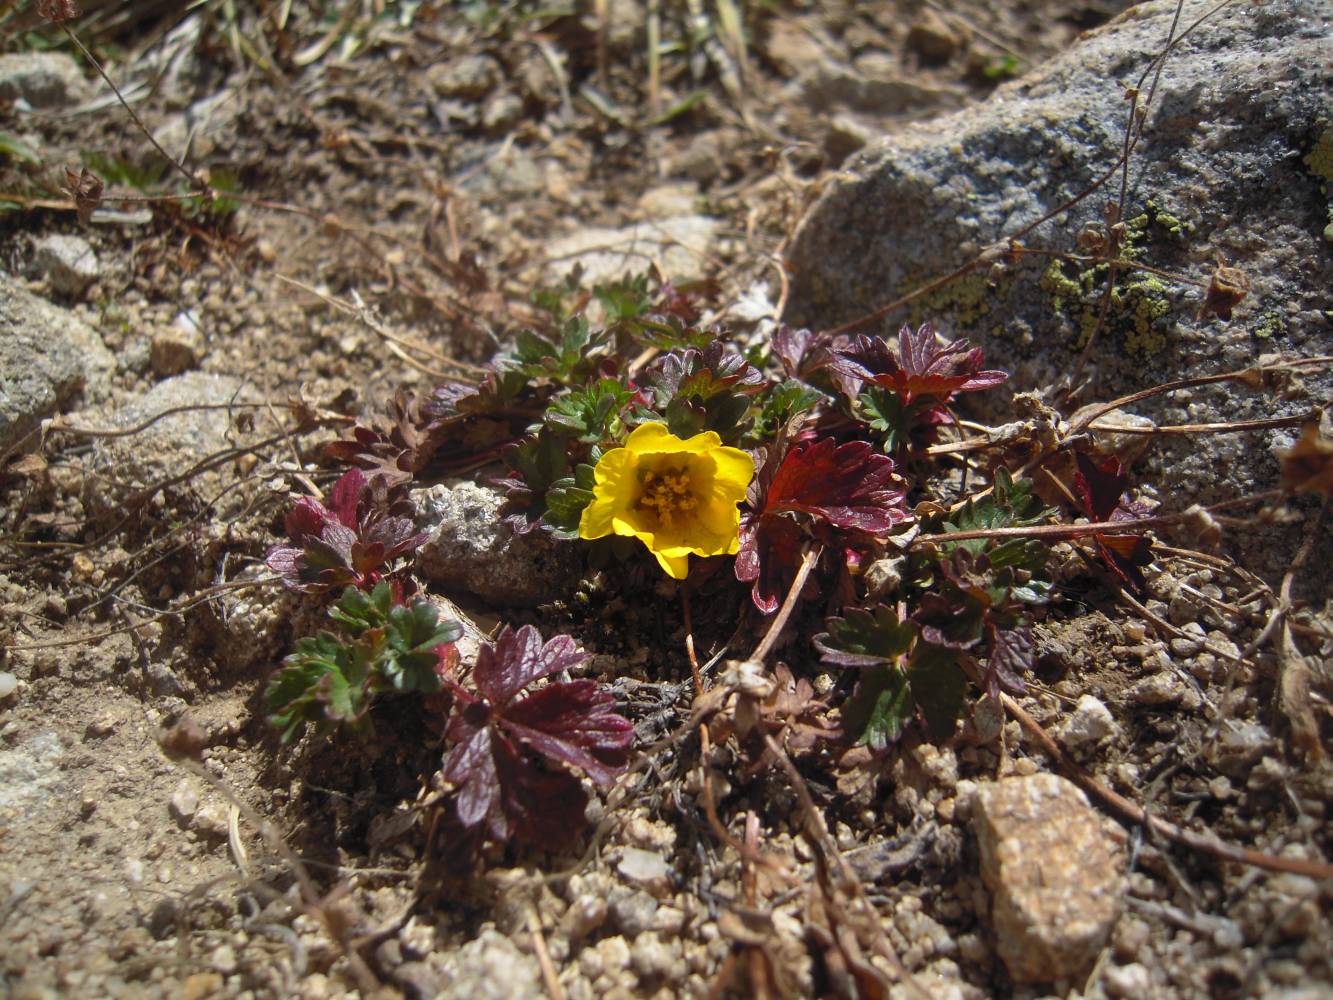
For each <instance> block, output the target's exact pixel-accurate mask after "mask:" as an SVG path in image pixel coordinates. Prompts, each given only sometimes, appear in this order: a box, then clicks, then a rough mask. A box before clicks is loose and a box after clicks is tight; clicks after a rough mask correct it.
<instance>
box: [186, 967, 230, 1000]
mask: <svg viewBox="0 0 1333 1000" xmlns="http://www.w3.org/2000/svg"><path fill="white" fill-rule="evenodd" d="M222 982H223V980H222V977H221V976H220V975H218V974H217V973H216V972H196V973H195V974H194V975H192V976H190V977H189V978H188V979H186V980H185V985H184V987H183V988H182V989H181V998H182V1000H205V998H206V997H211V996H212V995H213V994H215V993H217V992H218V991H219V990H221V989H222Z"/></svg>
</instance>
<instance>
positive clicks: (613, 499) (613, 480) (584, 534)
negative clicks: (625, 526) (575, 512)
mask: <svg viewBox="0 0 1333 1000" xmlns="http://www.w3.org/2000/svg"><path fill="white" fill-rule="evenodd" d="M635 465H636V462H635V457H634V455H633V454H632V453H631V452H630V451H629V450H628V449H627V448H612V449H611V450H610V451H608V452H607V453H606V454H605V455H603V456H602V460H601V461H600V462H598V463H597V467H596V469H594V470H593V477H594V480H595V482H596V486H595V487H594V488H593V501H592V503H590V504H588V506H587V507H584V508H583V514H582V516H581V517H580V518H579V537H580V538H602V537H604V536H605V535H609V534H611V533H612V532H613V531H614V532H616V534H624V532H622V531H619V530H618V529H617V528H616V526H615V519H616V517H617V515H619V514H620V513H622V512H623V511H624V510H625V509H626V508H628V506H629V505H630V503H632V502H633V500H632V493H633V489H634V469H635Z"/></svg>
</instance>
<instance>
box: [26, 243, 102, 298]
mask: <svg viewBox="0 0 1333 1000" xmlns="http://www.w3.org/2000/svg"><path fill="white" fill-rule="evenodd" d="M32 262H33V268H34V270H35V271H36V272H37V273H38V274H43V275H45V276H46V280H47V282H48V283H49V284H50V286H51V290H52V291H54V292H56V293H57V294H60V295H67V296H69V297H70V298H76V297H78V296H80V295H82V294H83V293H84V292H85V291H87V289H88V286H89V285H91V284H92V283H93V282H94V281H96V280H97V279H98V278H100V277H101V276H102V265H101V262H100V261H98V259H97V251H95V250H94V249H93V248H92V244H90V243H89V242H88V241H87V240H85V239H84V238H83V237H82V236H72V235H68V234H65V233H52V234H51V235H50V236H43V237H42V238H41V239H39V240H38V241H37V243H36V245H35V246H34V247H33V260H32Z"/></svg>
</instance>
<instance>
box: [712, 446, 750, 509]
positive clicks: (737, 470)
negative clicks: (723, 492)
mask: <svg viewBox="0 0 1333 1000" xmlns="http://www.w3.org/2000/svg"><path fill="white" fill-rule="evenodd" d="M711 457H712V459H713V462H714V464H715V465H716V466H717V472H716V473H715V477H716V480H717V482H718V483H726V484H727V485H728V486H729V487H730V488H731V489H732V491H733V493H734V495H735V497H736V500H737V502H739V501H741V500H744V499H745V491H746V490H747V489H749V487H750V480H752V479H753V478H754V459H753V458H751V457H750V456H749V455H748V454H747V453H746V452H743V451H741V450H740V449H739V448H715V449H714V450H713V451H712V452H711Z"/></svg>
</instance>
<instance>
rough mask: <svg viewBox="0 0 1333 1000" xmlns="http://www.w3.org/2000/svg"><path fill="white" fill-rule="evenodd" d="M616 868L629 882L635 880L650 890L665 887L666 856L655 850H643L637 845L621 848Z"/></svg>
mask: <svg viewBox="0 0 1333 1000" xmlns="http://www.w3.org/2000/svg"><path fill="white" fill-rule="evenodd" d="M616 869H617V870H618V871H619V872H620V874H621V875H623V876H625V878H627V879H629V880H630V881H631V882H637V883H638V884H639V885H641V886H643V887H644V888H646V889H649V890H650V891H651V890H653V889H659V888H665V887H666V883H667V863H666V858H664V857H662V855H660V854H658V853H657V852H656V851H644V850H641V849H639V848H637V847H626V848H623V849H622V850H621V852H620V861H619V862H618V863H617V864H616Z"/></svg>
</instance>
